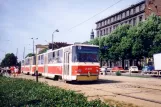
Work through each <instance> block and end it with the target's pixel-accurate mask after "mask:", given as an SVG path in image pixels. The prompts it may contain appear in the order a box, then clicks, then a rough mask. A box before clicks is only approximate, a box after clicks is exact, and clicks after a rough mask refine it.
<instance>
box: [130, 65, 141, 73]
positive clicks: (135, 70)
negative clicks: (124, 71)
mask: <svg viewBox="0 0 161 107" xmlns="http://www.w3.org/2000/svg"><path fill="white" fill-rule="evenodd" d="M129 72H139V70H138V67H137V66H130V67H129Z"/></svg>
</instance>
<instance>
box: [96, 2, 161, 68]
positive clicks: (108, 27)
mask: <svg viewBox="0 0 161 107" xmlns="http://www.w3.org/2000/svg"><path fill="white" fill-rule="evenodd" d="M151 13H154V14H156V15H158V16H161V0H143V1H141V2H139V3H137V4H134V5H131V6H130V7H127V8H125V9H123V10H121V11H119V12H117V13H115V14H113V15H110V16H108V17H106V18H104V19H101V20H99V21H97V22H96V35H97V37H100V36H105V35H108V34H110V33H111V32H112V31H114V30H115V29H116V28H117V27H118V26H120V25H123V24H130V25H132V26H135V25H136V24H137V23H139V22H140V21H144V20H146V18H147V17H148V16H149V15H151ZM143 60H145V59H143ZM142 62H144V61H141V62H140V64H141V63H142ZM122 63H123V62H122V61H116V62H111V61H104V64H103V65H106V66H109V67H113V66H122V67H123V68H125V67H129V66H130V65H137V64H136V63H138V62H137V61H136V60H133V61H132V63H130V60H128V59H127V60H124V65H123V64H122ZM143 65H144V64H143Z"/></svg>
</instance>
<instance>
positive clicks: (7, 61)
mask: <svg viewBox="0 0 161 107" xmlns="http://www.w3.org/2000/svg"><path fill="white" fill-rule="evenodd" d="M17 64H18V63H17V57H16V56H15V55H14V54H13V53H7V54H6V55H5V58H4V59H3V60H2V62H1V66H2V67H7V66H9V67H10V66H17Z"/></svg>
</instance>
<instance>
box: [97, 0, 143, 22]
mask: <svg viewBox="0 0 161 107" xmlns="http://www.w3.org/2000/svg"><path fill="white" fill-rule="evenodd" d="M144 3H145V0H143V1H141V2H139V3H137V4H134V5H131V6H130V7H128V8H126V9H123V10H121V11H119V12H117V13H115V14H112V15H110V16H108V17H106V18H104V19H101V20H99V21H97V22H96V24H97V23H99V22H101V21H104V20H106V19H109V18H111V17H113V16H116V15H118V14H120V13H122V12H124V11H127V10H129V9H132V8H134V7H136V6H139V5H140V4H144Z"/></svg>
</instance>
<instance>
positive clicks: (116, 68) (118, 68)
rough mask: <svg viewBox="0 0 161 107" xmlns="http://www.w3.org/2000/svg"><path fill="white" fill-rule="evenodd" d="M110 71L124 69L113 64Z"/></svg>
mask: <svg viewBox="0 0 161 107" xmlns="http://www.w3.org/2000/svg"><path fill="white" fill-rule="evenodd" d="M111 71H114V72H117V71H124V69H123V68H122V67H119V66H115V67H113V68H112V69H111Z"/></svg>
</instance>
